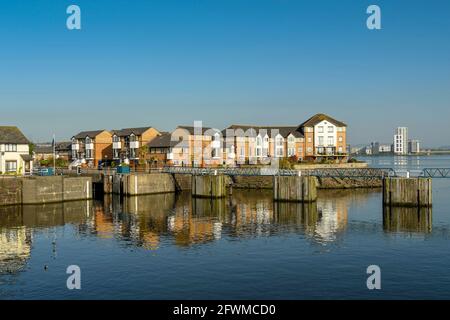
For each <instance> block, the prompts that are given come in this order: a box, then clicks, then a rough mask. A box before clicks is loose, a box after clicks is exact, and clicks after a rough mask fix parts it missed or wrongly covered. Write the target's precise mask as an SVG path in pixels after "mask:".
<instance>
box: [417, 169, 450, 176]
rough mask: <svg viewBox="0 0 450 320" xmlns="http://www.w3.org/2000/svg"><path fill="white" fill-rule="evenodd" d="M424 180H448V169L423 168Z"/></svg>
mask: <svg viewBox="0 0 450 320" xmlns="http://www.w3.org/2000/svg"><path fill="white" fill-rule="evenodd" d="M421 176H423V177H425V178H450V168H425V169H423V170H422V175H421Z"/></svg>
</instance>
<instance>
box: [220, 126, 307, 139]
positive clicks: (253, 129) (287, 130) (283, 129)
mask: <svg viewBox="0 0 450 320" xmlns="http://www.w3.org/2000/svg"><path fill="white" fill-rule="evenodd" d="M227 129H233V130H237V129H242V130H243V131H244V132H247V131H248V130H250V131H248V133H249V134H250V135H255V136H256V135H257V134H258V133H259V132H261V131H264V130H265V133H267V134H268V135H269V136H271V135H272V130H278V132H279V134H281V135H282V136H283V137H284V138H286V137H287V136H289V134H291V133H292V135H293V136H294V137H296V138H303V134H302V133H301V132H299V131H297V126H295V127H294V126H250V125H238V124H233V125H231V126H229V127H228V128H227ZM227 129H224V130H223V131H222V134H223V136H225V135H226V130H227Z"/></svg>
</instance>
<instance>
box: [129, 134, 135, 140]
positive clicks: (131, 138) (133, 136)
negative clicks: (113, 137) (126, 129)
mask: <svg viewBox="0 0 450 320" xmlns="http://www.w3.org/2000/svg"><path fill="white" fill-rule="evenodd" d="M135 141H136V136H135V135H134V134H131V135H130V142H135Z"/></svg>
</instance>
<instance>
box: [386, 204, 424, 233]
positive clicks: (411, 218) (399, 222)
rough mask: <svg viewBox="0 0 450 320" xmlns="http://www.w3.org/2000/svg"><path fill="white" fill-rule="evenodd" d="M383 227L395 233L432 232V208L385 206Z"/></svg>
mask: <svg viewBox="0 0 450 320" xmlns="http://www.w3.org/2000/svg"><path fill="white" fill-rule="evenodd" d="M383 229H384V230H385V231H386V232H395V233H410V234H411V233H422V234H423V233H430V232H431V229H432V209H431V208H424V207H423V208H407V207H389V206H385V207H384V208H383Z"/></svg>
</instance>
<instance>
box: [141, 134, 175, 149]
mask: <svg viewBox="0 0 450 320" xmlns="http://www.w3.org/2000/svg"><path fill="white" fill-rule="evenodd" d="M177 143H178V141H172V134H171V133H169V132H164V133H163V134H161V135H159V136H156V137H155V138H153V139H152V140H151V141H150V142H149V143H147V145H148V146H149V147H150V148H170V147H174V146H176V145H177Z"/></svg>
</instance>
